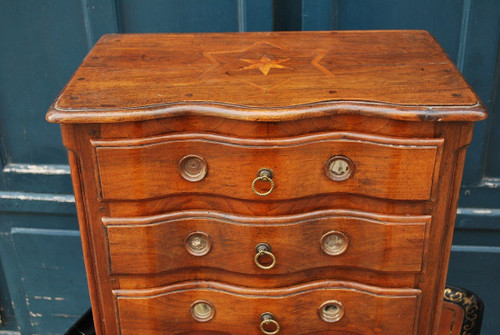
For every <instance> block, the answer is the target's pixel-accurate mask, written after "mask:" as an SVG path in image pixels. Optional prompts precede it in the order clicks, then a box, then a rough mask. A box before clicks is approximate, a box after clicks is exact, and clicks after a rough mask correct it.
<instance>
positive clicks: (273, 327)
mask: <svg viewBox="0 0 500 335" xmlns="http://www.w3.org/2000/svg"><path fill="white" fill-rule="evenodd" d="M260 331H261V332H263V333H264V334H266V335H275V334H278V333H279V331H280V324H279V323H278V321H276V320H275V319H274V315H273V314H272V313H269V312H266V313H262V315H261V316H260Z"/></svg>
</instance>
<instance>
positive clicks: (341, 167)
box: [325, 156, 354, 181]
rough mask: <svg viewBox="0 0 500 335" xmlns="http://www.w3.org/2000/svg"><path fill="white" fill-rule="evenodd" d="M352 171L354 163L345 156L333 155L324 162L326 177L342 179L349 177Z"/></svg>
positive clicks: (336, 179)
mask: <svg viewBox="0 0 500 335" xmlns="http://www.w3.org/2000/svg"><path fill="white" fill-rule="evenodd" d="M353 171H354V164H353V163H352V161H351V160H350V159H349V158H347V157H345V156H333V157H332V158H330V159H329V160H328V161H327V162H326V164H325V173H326V175H327V176H328V178H330V179H332V180H335V181H342V180H346V179H347V178H349V177H350V176H351V175H352V173H353Z"/></svg>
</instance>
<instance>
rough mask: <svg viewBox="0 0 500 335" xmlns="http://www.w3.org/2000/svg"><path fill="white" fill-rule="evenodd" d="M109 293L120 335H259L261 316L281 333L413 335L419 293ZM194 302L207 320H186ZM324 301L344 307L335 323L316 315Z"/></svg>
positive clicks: (224, 289)
mask: <svg viewBox="0 0 500 335" xmlns="http://www.w3.org/2000/svg"><path fill="white" fill-rule="evenodd" d="M115 295H116V299H117V305H118V310H119V315H120V324H121V328H122V334H123V335H129V334H137V333H140V334H144V335H159V334H166V333H168V334H198V332H200V331H211V332H217V333H222V334H235V335H240V334H241V335H243V334H245V335H246V334H261V332H260V330H259V323H260V315H261V314H262V313H264V312H271V313H273V315H274V316H275V318H276V320H277V321H278V322H279V324H280V327H281V331H280V333H282V334H313V333H314V334H320V333H322V334H326V333H328V334H357V335H365V334H374V335H382V334H384V335H386V334H408V335H409V334H415V327H414V324H415V321H414V317H415V312H416V310H417V308H418V305H419V295H420V291H419V290H415V289H380V288H376V287H370V286H367V285H360V284H352V283H343V282H335V281H324V282H313V283H309V284H306V285H301V286H296V287H290V288H284V289H269V290H255V289H245V288H240V287H234V286H230V285H224V284H219V283H213V282H191V283H189V282H188V283H180V284H177V285H174V286H171V287H166V288H161V289H158V290H142V291H141V290H137V291H115ZM197 300H205V301H209V302H211V303H212V304H213V305H214V307H215V310H216V311H215V316H214V318H213V319H212V320H210V321H208V322H197V321H195V320H194V319H193V318H192V317H191V315H190V306H191V304H192V303H193V302H195V301H197ZM329 300H337V301H340V302H341V303H342V304H343V305H344V308H345V314H344V317H343V318H342V319H341V320H340V321H338V322H336V323H327V322H325V321H323V320H321V319H320V318H319V316H318V308H319V307H320V306H321V304H322V303H323V302H325V301H329ZM138 311H140V312H138ZM172 315H175V317H172ZM235 324H238V327H234V325H235Z"/></svg>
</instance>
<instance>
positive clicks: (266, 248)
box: [253, 243, 276, 270]
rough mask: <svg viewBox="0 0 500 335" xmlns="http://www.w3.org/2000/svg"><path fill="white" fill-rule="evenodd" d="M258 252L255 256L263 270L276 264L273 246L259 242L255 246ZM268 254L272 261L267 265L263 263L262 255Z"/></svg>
mask: <svg viewBox="0 0 500 335" xmlns="http://www.w3.org/2000/svg"><path fill="white" fill-rule="evenodd" d="M255 250H256V251H257V253H256V254H255V257H254V259H253V260H254V262H255V265H257V267H258V268H259V269H262V270H270V269H272V268H274V266H275V265H276V256H274V254H273V253H272V252H271V246H270V245H269V244H267V243H259V244H257V246H256V247H255ZM264 256H268V257H270V258H271V263H270V264H268V265H266V264H262V263H261V257H264Z"/></svg>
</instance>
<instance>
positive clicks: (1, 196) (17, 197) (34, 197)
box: [0, 192, 75, 203]
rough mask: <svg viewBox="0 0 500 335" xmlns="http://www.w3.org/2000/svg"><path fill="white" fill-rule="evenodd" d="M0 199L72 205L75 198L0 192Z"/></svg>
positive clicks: (67, 195) (63, 195) (58, 195)
mask: <svg viewBox="0 0 500 335" xmlns="http://www.w3.org/2000/svg"><path fill="white" fill-rule="evenodd" d="M0 199H12V200H25V201H55V202H67V203H74V202H75V197H74V196H73V195H71V194H48V193H25V192H0Z"/></svg>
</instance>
